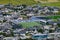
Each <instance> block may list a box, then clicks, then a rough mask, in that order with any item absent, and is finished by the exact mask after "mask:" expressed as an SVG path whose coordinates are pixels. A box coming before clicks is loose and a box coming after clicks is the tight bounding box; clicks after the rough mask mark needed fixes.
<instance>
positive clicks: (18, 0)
mask: <svg viewBox="0 0 60 40" xmlns="http://www.w3.org/2000/svg"><path fill="white" fill-rule="evenodd" d="M9 3H11V4H13V5H20V4H26V5H34V4H40V5H42V6H57V7H60V1H59V2H54V3H38V2H36V1H34V0H0V4H9Z"/></svg>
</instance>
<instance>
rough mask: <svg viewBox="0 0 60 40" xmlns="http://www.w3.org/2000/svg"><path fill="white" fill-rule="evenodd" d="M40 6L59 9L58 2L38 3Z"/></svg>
mask: <svg viewBox="0 0 60 40" xmlns="http://www.w3.org/2000/svg"><path fill="white" fill-rule="evenodd" d="M40 5H42V6H56V7H60V2H51V3H40Z"/></svg>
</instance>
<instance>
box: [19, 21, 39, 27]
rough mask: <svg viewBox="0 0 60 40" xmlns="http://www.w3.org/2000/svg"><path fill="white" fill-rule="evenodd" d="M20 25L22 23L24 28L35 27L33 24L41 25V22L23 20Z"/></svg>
mask: <svg viewBox="0 0 60 40" xmlns="http://www.w3.org/2000/svg"><path fill="white" fill-rule="evenodd" d="M20 25H22V27H24V28H29V27H33V26H40V24H39V23H37V22H21V23H20Z"/></svg>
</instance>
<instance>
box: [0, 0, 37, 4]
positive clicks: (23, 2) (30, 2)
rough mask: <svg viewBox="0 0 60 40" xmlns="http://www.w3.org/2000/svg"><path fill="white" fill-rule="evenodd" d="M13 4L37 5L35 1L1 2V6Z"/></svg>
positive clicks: (6, 0) (8, 0) (12, 0)
mask: <svg viewBox="0 0 60 40" xmlns="http://www.w3.org/2000/svg"><path fill="white" fill-rule="evenodd" d="M8 3H11V4H13V5H19V4H26V5H32V4H36V2H35V1H34V0H0V4H8Z"/></svg>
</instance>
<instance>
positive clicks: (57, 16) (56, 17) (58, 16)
mask: <svg viewBox="0 0 60 40" xmlns="http://www.w3.org/2000/svg"><path fill="white" fill-rule="evenodd" d="M47 18H51V19H58V18H60V15H56V16H47Z"/></svg>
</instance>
